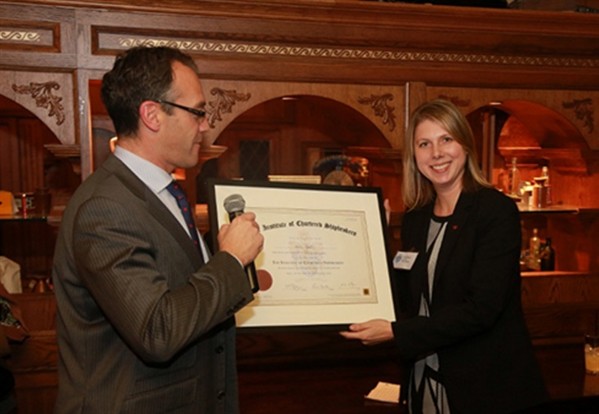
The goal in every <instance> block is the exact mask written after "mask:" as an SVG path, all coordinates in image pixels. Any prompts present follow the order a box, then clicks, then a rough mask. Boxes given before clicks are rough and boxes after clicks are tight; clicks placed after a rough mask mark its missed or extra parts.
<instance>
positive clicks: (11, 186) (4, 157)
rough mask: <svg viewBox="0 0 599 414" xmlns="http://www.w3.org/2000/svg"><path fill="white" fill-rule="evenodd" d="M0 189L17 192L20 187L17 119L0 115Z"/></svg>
mask: <svg viewBox="0 0 599 414" xmlns="http://www.w3.org/2000/svg"><path fill="white" fill-rule="evenodd" d="M0 145H1V146H2V151H0V189H2V190H3V191H11V192H13V193H14V192H17V191H19V190H20V188H21V183H20V178H21V174H20V172H19V169H18V167H19V158H18V157H19V151H18V148H19V137H18V133H17V120H16V119H15V118H5V117H0Z"/></svg>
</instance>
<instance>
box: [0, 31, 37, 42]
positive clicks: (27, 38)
mask: <svg viewBox="0 0 599 414" xmlns="http://www.w3.org/2000/svg"><path fill="white" fill-rule="evenodd" d="M40 39H41V35H40V34H39V33H38V32H27V31H24V30H0V41H5V42H39V41H40Z"/></svg>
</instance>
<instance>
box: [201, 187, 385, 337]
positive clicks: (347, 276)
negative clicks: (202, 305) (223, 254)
mask: <svg viewBox="0 0 599 414" xmlns="http://www.w3.org/2000/svg"><path fill="white" fill-rule="evenodd" d="M208 188H209V204H208V209H209V217H210V228H211V230H212V231H211V233H212V235H213V243H214V244H213V245H214V246H218V244H217V243H218V242H217V240H216V234H217V233H218V229H219V228H220V226H221V225H223V224H225V223H228V222H229V213H228V212H227V210H226V209H225V200H231V199H239V198H240V197H241V198H242V199H243V201H245V208H244V211H251V212H253V213H255V214H256V221H257V222H258V224H259V225H260V230H261V232H262V234H263V235H264V249H263V251H262V252H261V253H260V254H259V255H258V257H257V258H256V260H255V262H254V264H255V267H256V270H257V272H256V273H257V278H258V285H259V290H258V292H257V293H256V295H255V299H254V301H253V302H252V303H250V304H249V305H248V306H246V307H245V308H243V309H242V310H241V311H239V312H238V313H237V324H238V326H240V327H271V326H303V325H341V324H348V323H353V322H362V321H366V320H369V319H373V318H385V319H387V320H391V321H394V320H395V310H394V306H393V295H392V290H391V279H390V274H391V272H390V269H391V267H390V261H389V260H388V253H387V248H386V243H385V229H386V224H385V219H384V217H385V214H384V208H383V202H382V195H381V192H380V189H378V188H366V187H348V186H331V185H318V184H298V183H283V182H248V181H234V180H218V179H216V180H212V181H211V182H210V183H209V186H208ZM230 196H233V197H230ZM229 210H230V209H229Z"/></svg>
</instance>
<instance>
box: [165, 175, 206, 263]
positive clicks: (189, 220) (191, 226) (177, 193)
mask: <svg viewBox="0 0 599 414" xmlns="http://www.w3.org/2000/svg"><path fill="white" fill-rule="evenodd" d="M166 189H167V190H168V192H169V193H171V194H172V195H173V197H175V199H176V200H177V204H178V205H179V208H180V209H181V213H183V218H184V219H185V224H187V229H188V230H189V233H190V234H191V239H192V240H193V244H195V245H196V247H197V249H198V251H199V252H200V256H202V260H203V257H204V255H203V254H202V249H201V247H200V239H199V238H198V231H197V229H196V225H195V223H194V221H193V215H192V212H191V208H190V207H189V203H188V202H187V197H185V193H184V192H183V189H182V188H181V186H180V185H179V184H177V182H176V181H171V183H170V184H169V185H168V186H167V187H166Z"/></svg>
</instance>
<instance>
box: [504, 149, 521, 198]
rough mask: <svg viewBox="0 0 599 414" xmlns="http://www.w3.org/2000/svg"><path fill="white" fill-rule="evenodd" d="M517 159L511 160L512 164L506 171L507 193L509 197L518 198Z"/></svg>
mask: <svg viewBox="0 0 599 414" xmlns="http://www.w3.org/2000/svg"><path fill="white" fill-rule="evenodd" d="M517 161H518V159H517V158H516V157H513V158H512V164H511V166H510V169H509V170H508V182H507V192H508V194H509V195H513V196H518V197H519V196H520V183H521V179H520V170H519V169H518V165H517Z"/></svg>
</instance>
